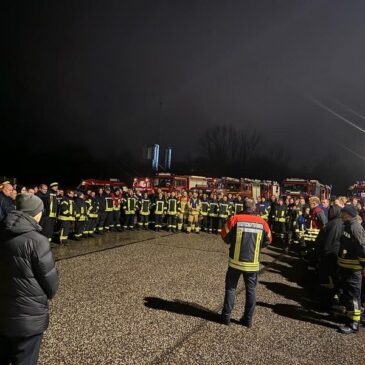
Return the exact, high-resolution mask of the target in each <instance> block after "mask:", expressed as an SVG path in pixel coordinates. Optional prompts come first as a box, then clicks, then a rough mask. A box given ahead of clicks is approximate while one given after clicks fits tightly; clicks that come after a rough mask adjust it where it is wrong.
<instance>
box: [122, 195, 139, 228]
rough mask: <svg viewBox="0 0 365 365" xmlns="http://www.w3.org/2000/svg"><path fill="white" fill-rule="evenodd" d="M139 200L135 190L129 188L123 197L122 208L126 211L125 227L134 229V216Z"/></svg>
mask: <svg viewBox="0 0 365 365" xmlns="http://www.w3.org/2000/svg"><path fill="white" fill-rule="evenodd" d="M137 205H138V200H137V198H136V197H135V195H134V194H133V190H128V193H127V194H126V196H125V197H124V198H123V199H122V209H123V211H124V223H123V229H134V218H135V215H136V211H137Z"/></svg>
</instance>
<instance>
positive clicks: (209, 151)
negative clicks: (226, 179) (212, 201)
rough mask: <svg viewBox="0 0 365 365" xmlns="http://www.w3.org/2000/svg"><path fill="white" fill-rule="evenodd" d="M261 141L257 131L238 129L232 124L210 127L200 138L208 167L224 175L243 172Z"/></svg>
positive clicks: (203, 155)
mask: <svg viewBox="0 0 365 365" xmlns="http://www.w3.org/2000/svg"><path fill="white" fill-rule="evenodd" d="M260 143H261V136H260V135H259V134H258V133H257V132H256V131H243V130H238V129H236V128H235V127H233V126H232V125H228V126H227V125H218V126H215V127H213V128H211V129H208V130H206V132H205V133H204V134H203V135H202V137H201V139H200V146H201V153H202V157H203V159H204V160H205V161H206V163H207V165H208V166H207V168H208V169H209V170H211V171H214V172H215V173H219V174H223V175H227V174H228V173H229V174H232V175H237V174H239V173H242V172H243V171H244V169H245V168H246V167H247V165H248V164H249V163H250V161H251V160H252V158H253V157H254V155H255V153H256V152H257V151H258V147H259V146H260Z"/></svg>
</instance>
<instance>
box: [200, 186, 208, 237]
mask: <svg viewBox="0 0 365 365" xmlns="http://www.w3.org/2000/svg"><path fill="white" fill-rule="evenodd" d="M200 202H201V210H200V215H201V229H202V230H203V231H204V232H208V229H209V217H208V215H209V207H210V204H209V200H208V195H207V194H206V193H203V194H202V196H201V200H200Z"/></svg>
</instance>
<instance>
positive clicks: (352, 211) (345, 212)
mask: <svg viewBox="0 0 365 365" xmlns="http://www.w3.org/2000/svg"><path fill="white" fill-rule="evenodd" d="M355 217H357V209H356V208H355V207H354V206H353V205H345V206H344V207H343V208H342V209H341V219H342V220H343V221H344V222H347V221H350V220H352V219H353V218H355Z"/></svg>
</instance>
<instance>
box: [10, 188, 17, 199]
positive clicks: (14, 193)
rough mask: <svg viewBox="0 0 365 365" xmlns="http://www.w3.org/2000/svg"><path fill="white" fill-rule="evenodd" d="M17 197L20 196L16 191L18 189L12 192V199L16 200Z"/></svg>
mask: <svg viewBox="0 0 365 365" xmlns="http://www.w3.org/2000/svg"><path fill="white" fill-rule="evenodd" d="M17 195H18V192H17V191H16V189H13V191H12V192H11V199H13V200H15V198H16V196H17Z"/></svg>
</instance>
